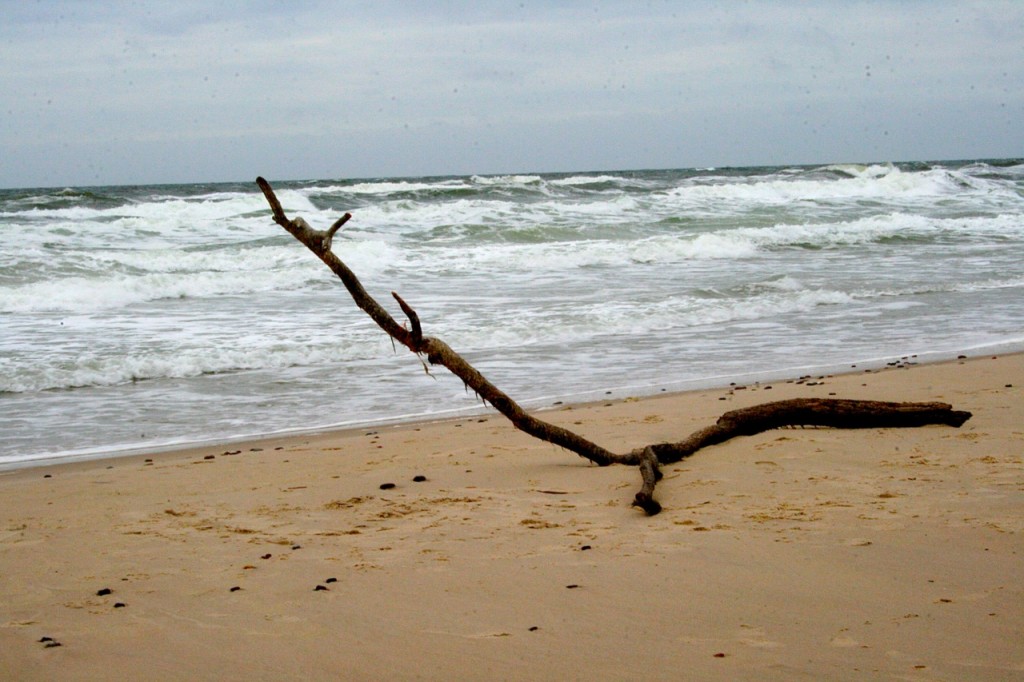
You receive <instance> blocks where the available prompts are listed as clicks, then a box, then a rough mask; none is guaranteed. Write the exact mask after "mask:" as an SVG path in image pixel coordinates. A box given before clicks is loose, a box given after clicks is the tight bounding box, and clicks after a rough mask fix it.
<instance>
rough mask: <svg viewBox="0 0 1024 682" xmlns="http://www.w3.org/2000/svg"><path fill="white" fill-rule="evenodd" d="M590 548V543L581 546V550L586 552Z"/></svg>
mask: <svg viewBox="0 0 1024 682" xmlns="http://www.w3.org/2000/svg"><path fill="white" fill-rule="evenodd" d="M588 549H590V545H583V546H582V547H580V551H581V552H586V551H587V550H588Z"/></svg>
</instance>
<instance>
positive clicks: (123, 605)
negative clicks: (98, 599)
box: [114, 601, 127, 609]
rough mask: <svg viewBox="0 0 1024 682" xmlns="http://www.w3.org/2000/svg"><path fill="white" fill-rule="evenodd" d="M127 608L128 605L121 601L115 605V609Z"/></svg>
mask: <svg viewBox="0 0 1024 682" xmlns="http://www.w3.org/2000/svg"><path fill="white" fill-rule="evenodd" d="M125 606H127V604H125V603H124V602H123V601H119V602H117V603H116V604H114V608H115V609H123V608H124V607H125Z"/></svg>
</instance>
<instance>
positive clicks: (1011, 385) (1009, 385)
mask: <svg viewBox="0 0 1024 682" xmlns="http://www.w3.org/2000/svg"><path fill="white" fill-rule="evenodd" d="M1005 388H1013V384H1006V386H1005Z"/></svg>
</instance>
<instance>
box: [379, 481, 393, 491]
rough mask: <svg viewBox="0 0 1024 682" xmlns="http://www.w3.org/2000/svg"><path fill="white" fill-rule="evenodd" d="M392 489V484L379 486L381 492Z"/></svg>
mask: <svg viewBox="0 0 1024 682" xmlns="http://www.w3.org/2000/svg"><path fill="white" fill-rule="evenodd" d="M394 487H395V484H394V483H381V484H380V489H381V490H391V489H392V488H394Z"/></svg>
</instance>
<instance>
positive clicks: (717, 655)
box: [715, 651, 725, 658]
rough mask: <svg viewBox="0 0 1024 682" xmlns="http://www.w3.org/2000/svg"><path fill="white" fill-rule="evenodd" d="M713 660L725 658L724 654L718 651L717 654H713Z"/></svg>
mask: <svg viewBox="0 0 1024 682" xmlns="http://www.w3.org/2000/svg"><path fill="white" fill-rule="evenodd" d="M715 658H725V654H723V653H722V652H721V651H719V652H718V653H717V654H715Z"/></svg>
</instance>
